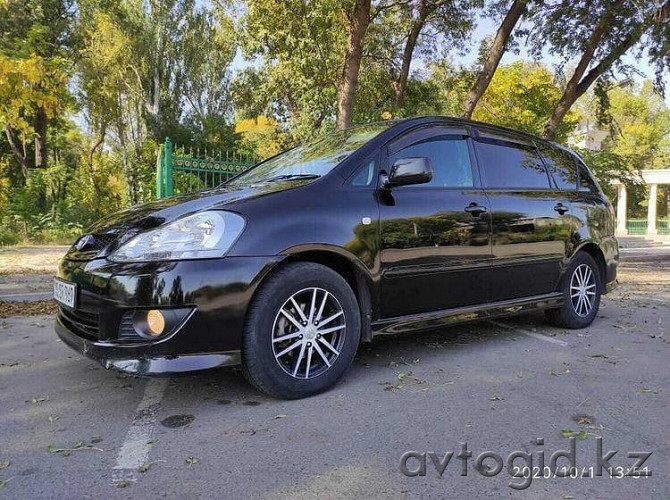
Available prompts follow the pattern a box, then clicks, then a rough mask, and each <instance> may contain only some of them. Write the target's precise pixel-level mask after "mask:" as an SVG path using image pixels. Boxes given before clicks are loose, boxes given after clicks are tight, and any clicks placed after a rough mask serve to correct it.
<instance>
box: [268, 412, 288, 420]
mask: <svg viewBox="0 0 670 500" xmlns="http://www.w3.org/2000/svg"><path fill="white" fill-rule="evenodd" d="M286 417H288V415H286V414H285V413H279V414H277V415H275V416H274V417H272V418H274V419H275V420H276V419H278V418H286Z"/></svg>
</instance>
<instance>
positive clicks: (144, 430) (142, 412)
mask: <svg viewBox="0 0 670 500" xmlns="http://www.w3.org/2000/svg"><path fill="white" fill-rule="evenodd" d="M169 382H170V380H169V379H167V378H152V379H149V380H148V381H147V385H146V386H145V388H144V397H143V398H142V401H140V404H139V405H137V410H136V411H135V418H134V419H133V423H132V424H131V426H130V429H128V433H127V434H126V439H125V441H124V442H123V445H122V446H121V449H120V450H119V454H118V455H117V457H116V465H115V466H114V471H115V474H114V480H115V481H119V480H121V479H126V480H133V481H134V480H135V479H136V477H135V473H136V472H137V469H138V467H140V466H142V465H145V464H146V463H147V462H148V461H149V451H150V450H151V444H150V443H149V441H150V439H151V435H152V434H153V430H154V424H155V423H156V412H157V411H158V407H159V405H160V402H161V400H162V399H163V395H164V394H165V390H166V389H167V386H168V383H169Z"/></svg>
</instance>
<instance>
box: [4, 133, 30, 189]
mask: <svg viewBox="0 0 670 500" xmlns="http://www.w3.org/2000/svg"><path fill="white" fill-rule="evenodd" d="M5 135H6V136H7V142H8V143H9V147H10V148H11V150H12V153H14V156H15V157H16V159H17V160H18V161H19V163H20V164H21V173H22V174H23V178H24V179H27V178H28V158H27V155H26V154H25V151H21V148H20V147H19V146H20V144H19V139H18V137H16V132H14V131H13V130H12V129H10V128H9V126H6V127H5Z"/></svg>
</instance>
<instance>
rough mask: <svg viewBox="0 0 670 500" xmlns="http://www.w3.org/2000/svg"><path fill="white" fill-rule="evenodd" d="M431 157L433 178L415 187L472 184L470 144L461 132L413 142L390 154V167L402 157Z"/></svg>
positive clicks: (464, 185) (463, 185) (466, 185)
mask: <svg viewBox="0 0 670 500" xmlns="http://www.w3.org/2000/svg"><path fill="white" fill-rule="evenodd" d="M421 157H425V158H430V161H431V163H432V165H433V180H432V181H430V182H427V183H426V184H417V185H416V187H472V186H473V185H474V184H473V181H472V168H471V167H470V155H469V154H468V144H467V142H466V140H465V138H463V137H461V136H442V137H433V138H431V139H427V140H425V141H421V142H418V143H416V144H412V145H411V146H408V147H406V148H405V149H402V150H400V151H398V152H397V153H395V154H393V155H392V156H390V157H389V163H388V165H389V168H390V167H391V165H393V164H394V163H395V162H396V161H397V160H399V159H401V158H421Z"/></svg>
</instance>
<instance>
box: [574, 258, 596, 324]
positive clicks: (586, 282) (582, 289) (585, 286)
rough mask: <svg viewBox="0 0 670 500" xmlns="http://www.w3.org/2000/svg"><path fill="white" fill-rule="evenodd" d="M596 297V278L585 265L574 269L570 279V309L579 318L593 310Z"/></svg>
mask: <svg viewBox="0 0 670 500" xmlns="http://www.w3.org/2000/svg"><path fill="white" fill-rule="evenodd" d="M595 297H596V277H595V275H594V273H593V271H592V270H591V267H589V266H588V265H587V264H580V265H579V266H577V268H575V270H574V272H573V273H572V278H571V279H570V299H571V301H572V308H573V309H574V311H575V313H577V315H578V316H580V317H581V318H585V317H586V316H588V315H589V314H590V313H591V311H592V310H593V306H594V304H595Z"/></svg>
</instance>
